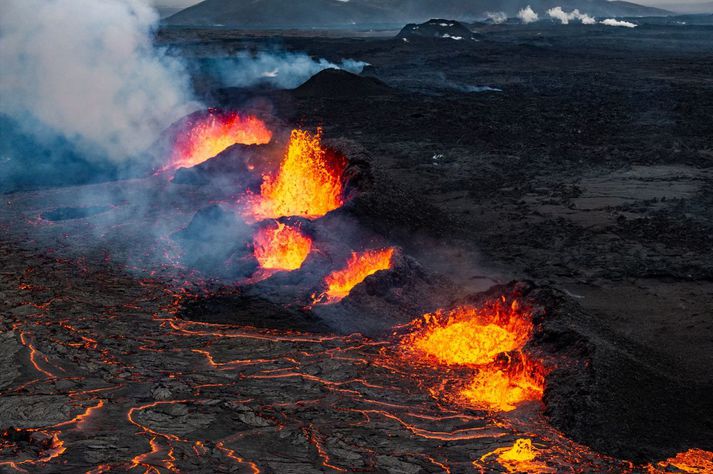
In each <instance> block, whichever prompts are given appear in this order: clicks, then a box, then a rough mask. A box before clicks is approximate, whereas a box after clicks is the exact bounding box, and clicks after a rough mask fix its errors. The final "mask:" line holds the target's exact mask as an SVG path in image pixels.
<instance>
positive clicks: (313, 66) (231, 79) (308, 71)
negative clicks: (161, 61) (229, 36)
mask: <svg viewBox="0 0 713 474" xmlns="http://www.w3.org/2000/svg"><path fill="white" fill-rule="evenodd" d="M367 65H368V63H365V62H363V61H357V60H353V59H344V60H342V61H341V62H339V63H333V62H330V61H328V60H326V59H324V58H320V59H313V58H312V57H310V56H309V55H308V54H306V53H295V52H287V51H259V52H250V51H240V52H239V53H237V54H236V55H234V56H231V57H229V58H220V59H214V60H213V61H212V66H213V68H212V69H213V72H214V74H216V75H217V76H218V78H219V80H220V81H221V82H222V84H223V85H225V86H227V87H251V86H255V85H266V86H268V87H273V88H277V89H293V88H295V87H298V86H299V85H300V84H302V83H304V82H305V81H306V80H307V79H309V78H310V77H312V76H313V75H314V74H316V73H318V72H320V71H322V70H324V69H329V68H336V69H343V70H345V71H348V72H352V73H355V74H358V73H360V72H361V71H362V70H363V69H364V66H367Z"/></svg>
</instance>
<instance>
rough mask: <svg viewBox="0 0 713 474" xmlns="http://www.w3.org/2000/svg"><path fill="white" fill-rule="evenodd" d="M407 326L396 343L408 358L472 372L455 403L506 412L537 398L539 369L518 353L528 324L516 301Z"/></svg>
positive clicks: (501, 301)
mask: <svg viewBox="0 0 713 474" xmlns="http://www.w3.org/2000/svg"><path fill="white" fill-rule="evenodd" d="M410 326H411V328H412V332H411V333H410V334H408V335H407V336H406V337H404V338H403V340H402V342H401V344H402V347H403V348H404V349H405V350H406V351H407V352H408V353H409V354H415V355H416V356H417V357H420V358H421V359H422V360H424V361H425V362H426V363H428V364H429V365H432V364H433V362H435V363H436V364H442V365H446V366H464V367H468V368H472V369H474V371H475V375H474V376H473V378H472V379H471V380H469V381H467V382H465V383H463V384H461V388H460V392H459V394H458V397H457V398H459V399H460V400H462V401H465V402H466V403H469V404H474V405H484V406H486V407H487V408H489V409H493V410H499V411H510V410H513V409H515V408H516V407H517V406H518V405H519V404H520V403H522V402H525V401H530V400H539V399H541V398H542V393H543V390H544V381H545V380H544V379H545V370H544V368H543V367H542V366H541V365H540V364H539V363H536V362H534V361H531V360H530V359H529V358H528V357H527V356H526V355H524V354H522V353H520V352H518V351H520V350H521V349H522V348H523V347H524V346H525V344H526V343H527V341H528V340H529V338H530V335H531V334H532V330H533V324H532V317H531V314H530V312H529V311H528V310H526V309H523V308H522V307H521V305H520V303H519V302H518V301H517V300H514V301H512V302H511V303H509V304H508V302H507V299H506V298H504V297H503V298H499V299H495V300H491V301H489V302H487V303H485V304H483V305H482V307H480V308H475V307H472V306H461V307H458V308H455V309H453V310H450V311H443V310H439V311H436V312H435V313H431V314H426V315H424V316H423V317H422V318H420V319H418V320H416V321H414V322H412V323H411V324H410ZM503 360H504V362H503ZM439 390H442V389H440V388H439ZM435 395H449V394H439V393H435Z"/></svg>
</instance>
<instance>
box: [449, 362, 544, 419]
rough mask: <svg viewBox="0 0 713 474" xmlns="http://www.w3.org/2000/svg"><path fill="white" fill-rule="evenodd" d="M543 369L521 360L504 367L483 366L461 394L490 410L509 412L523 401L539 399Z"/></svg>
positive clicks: (542, 390)
mask: <svg viewBox="0 0 713 474" xmlns="http://www.w3.org/2000/svg"><path fill="white" fill-rule="evenodd" d="M544 388H545V376H544V370H543V369H542V367H541V366H540V365H539V364H536V363H534V362H532V361H528V360H526V359H523V361H522V362H519V363H511V364H508V365H507V366H506V367H503V368H501V367H497V366H495V365H486V366H483V367H482V368H480V369H479V370H478V374H477V375H476V376H475V378H474V379H473V380H472V381H471V383H470V384H469V385H468V386H467V387H466V388H465V389H463V390H462V391H461V393H460V394H461V396H463V398H465V400H466V401H468V402H470V403H472V404H474V405H481V406H485V407H487V408H489V409H492V410H499V411H512V410H514V409H515V408H517V406H518V405H519V404H521V403H523V402H528V401H535V400H541V399H542V393H543V392H544Z"/></svg>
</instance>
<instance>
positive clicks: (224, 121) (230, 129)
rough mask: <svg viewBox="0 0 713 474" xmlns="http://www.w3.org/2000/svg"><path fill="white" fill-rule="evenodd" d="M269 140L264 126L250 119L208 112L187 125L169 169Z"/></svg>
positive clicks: (198, 162)
mask: <svg viewBox="0 0 713 474" xmlns="http://www.w3.org/2000/svg"><path fill="white" fill-rule="evenodd" d="M270 140H272V132H271V131H270V130H269V129H268V128H267V125H266V124H265V122H263V121H262V120H260V119H259V118H257V117H254V116H252V115H240V114H238V113H236V112H227V113H220V112H216V111H210V112H209V113H208V114H207V115H205V116H203V117H200V118H198V119H196V120H192V121H190V122H189V123H188V124H187V125H186V127H185V129H184V130H183V132H182V133H180V134H179V135H178V137H177V138H176V141H175V143H174V148H173V153H172V154H171V163H170V165H169V166H168V167H169V168H174V169H175V168H181V167H184V168H188V167H191V166H195V165H198V164H200V163H203V162H204V161H206V160H209V159H210V158H213V157H214V156H216V155H217V154H219V153H220V152H222V151H223V150H225V149H226V148H228V147H230V146H232V145H235V144H243V145H263V144H266V143H269V142H270Z"/></svg>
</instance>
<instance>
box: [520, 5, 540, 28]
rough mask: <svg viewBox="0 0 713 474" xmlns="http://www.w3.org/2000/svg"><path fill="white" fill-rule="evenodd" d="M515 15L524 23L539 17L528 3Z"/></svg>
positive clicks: (534, 20) (531, 21)
mask: <svg viewBox="0 0 713 474" xmlns="http://www.w3.org/2000/svg"><path fill="white" fill-rule="evenodd" d="M517 17H518V18H519V19H520V21H522V22H523V23H524V24H526V25H527V24H529V23H534V22H536V21H537V20H539V19H540V15H538V14H537V12H535V10H533V9H532V7H531V6H530V5H528V6H527V7H525V8H523V9H522V10H520V11H519V12H517Z"/></svg>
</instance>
